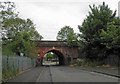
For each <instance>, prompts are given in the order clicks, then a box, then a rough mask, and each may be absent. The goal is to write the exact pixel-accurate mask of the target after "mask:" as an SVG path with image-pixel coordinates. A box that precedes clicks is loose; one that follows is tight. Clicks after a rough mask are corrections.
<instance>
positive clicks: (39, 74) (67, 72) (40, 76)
mask: <svg viewBox="0 0 120 84" xmlns="http://www.w3.org/2000/svg"><path fill="white" fill-rule="evenodd" d="M7 82H34V83H35V84H37V83H39V82H118V78H117V77H112V76H108V75H103V74H99V73H95V72H89V71H84V70H80V69H77V68H72V67H67V66H50V67H45V66H43V67H37V68H34V69H31V70H28V71H26V72H24V73H22V74H20V75H18V76H17V77H14V78H13V79H11V80H8V81H7Z"/></svg>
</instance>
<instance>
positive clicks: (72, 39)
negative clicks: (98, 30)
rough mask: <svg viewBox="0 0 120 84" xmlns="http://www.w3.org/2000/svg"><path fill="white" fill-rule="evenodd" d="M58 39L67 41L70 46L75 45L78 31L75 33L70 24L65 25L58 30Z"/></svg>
mask: <svg viewBox="0 0 120 84" xmlns="http://www.w3.org/2000/svg"><path fill="white" fill-rule="evenodd" d="M57 40H58V41H67V43H68V45H69V46H73V45H76V40H77V36H76V33H74V30H73V28H71V27H70V26H65V27H63V28H61V30H60V31H59V32H58V35H57Z"/></svg>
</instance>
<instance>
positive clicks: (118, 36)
mask: <svg viewBox="0 0 120 84" xmlns="http://www.w3.org/2000/svg"><path fill="white" fill-rule="evenodd" d="M101 31H102V32H101V34H100V35H101V40H102V44H103V45H105V46H106V47H107V48H108V49H111V48H112V47H116V46H117V47H120V26H119V25H116V24H115V22H114V21H113V22H110V23H108V24H107V30H106V31H105V30H103V29H102V30H101Z"/></svg>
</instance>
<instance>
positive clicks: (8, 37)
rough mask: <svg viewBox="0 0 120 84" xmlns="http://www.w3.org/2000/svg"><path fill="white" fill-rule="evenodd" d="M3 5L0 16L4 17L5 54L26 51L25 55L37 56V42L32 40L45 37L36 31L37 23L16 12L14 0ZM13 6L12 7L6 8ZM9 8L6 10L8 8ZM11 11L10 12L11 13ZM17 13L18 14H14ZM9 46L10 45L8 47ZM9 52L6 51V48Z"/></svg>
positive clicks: (3, 40) (3, 37) (3, 39)
mask: <svg viewBox="0 0 120 84" xmlns="http://www.w3.org/2000/svg"><path fill="white" fill-rule="evenodd" d="M3 3H4V4H5V5H4V6H3V5H1V4H2V3H1V4H0V7H2V8H1V11H0V16H1V18H2V32H3V35H2V44H3V54H5V55H10V54H14V53H15V54H17V55H20V53H21V52H22V53H24V56H29V57H34V56H37V55H36V54H37V52H36V51H35V44H34V43H33V42H31V40H41V39H42V38H43V37H42V36H41V35H40V34H39V33H38V32H37V31H36V28H35V25H34V24H33V22H32V21H31V20H30V19H27V20H25V19H22V18H20V17H19V16H18V15H16V14H15V13H14V11H12V10H13V8H14V7H15V6H14V4H13V5H12V7H11V6H7V5H8V4H10V5H11V3H12V2H3ZM6 6H7V7H11V8H6ZM5 8H6V9H7V10H6V9H5ZM9 12H10V14H9ZM6 13H7V14H6ZM14 15H16V16H14ZM8 46H9V47H8ZM7 47H8V49H7V52H8V53H7V52H6V48H7Z"/></svg>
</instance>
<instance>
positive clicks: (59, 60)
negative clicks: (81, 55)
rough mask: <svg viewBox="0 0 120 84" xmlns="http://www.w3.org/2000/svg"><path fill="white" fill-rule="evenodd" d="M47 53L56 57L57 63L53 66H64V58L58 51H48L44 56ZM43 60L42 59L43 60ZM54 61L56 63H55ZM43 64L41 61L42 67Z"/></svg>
mask: <svg viewBox="0 0 120 84" xmlns="http://www.w3.org/2000/svg"><path fill="white" fill-rule="evenodd" d="M48 53H53V54H54V55H56V56H57V57H56V58H57V60H58V63H56V64H55V65H64V64H65V58H64V55H63V54H62V53H61V52H60V51H59V50H49V51H47V52H46V53H45V55H46V54H48ZM45 55H44V56H45ZM43 60H44V59H43ZM57 60H56V61H57ZM43 62H44V61H42V65H43Z"/></svg>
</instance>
